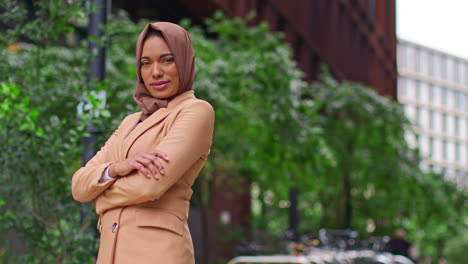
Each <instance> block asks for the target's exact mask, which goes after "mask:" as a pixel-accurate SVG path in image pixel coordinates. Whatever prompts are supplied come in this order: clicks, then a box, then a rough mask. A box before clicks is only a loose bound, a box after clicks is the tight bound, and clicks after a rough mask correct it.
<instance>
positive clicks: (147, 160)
mask: <svg viewBox="0 0 468 264" xmlns="http://www.w3.org/2000/svg"><path fill="white" fill-rule="evenodd" d="M136 158H137V159H138V161H139V162H140V163H141V164H143V165H144V166H145V167H146V169H148V170H149V171H150V172H151V175H152V176H154V178H156V179H159V174H162V175H163V174H164V167H163V166H162V164H161V163H160V162H159V160H158V159H157V158H156V156H154V155H151V154H149V153H140V155H138V157H136ZM158 172H159V174H158Z"/></svg>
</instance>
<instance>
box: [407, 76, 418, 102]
mask: <svg viewBox="0 0 468 264" xmlns="http://www.w3.org/2000/svg"><path fill="white" fill-rule="evenodd" d="M405 84H406V91H405V92H406V97H407V98H408V99H411V100H415V99H416V98H417V87H416V81H415V80H413V79H406V82H405Z"/></svg>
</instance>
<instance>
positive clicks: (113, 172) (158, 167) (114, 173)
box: [109, 150, 169, 179]
mask: <svg viewBox="0 0 468 264" xmlns="http://www.w3.org/2000/svg"><path fill="white" fill-rule="evenodd" d="M158 158H161V159H163V160H165V161H169V157H168V156H167V155H166V154H165V153H163V152H161V151H158V150H156V151H151V152H138V153H137V154H135V155H134V156H133V157H130V158H127V159H125V160H122V161H119V162H115V163H112V164H111V165H110V167H109V176H110V177H112V178H115V177H122V176H126V175H128V174H130V173H131V172H132V171H134V170H137V171H138V172H139V173H141V174H143V175H144V176H146V177H147V178H151V177H154V178H155V179H159V178H160V175H164V167H163V165H162V164H161V162H159V160H158Z"/></svg>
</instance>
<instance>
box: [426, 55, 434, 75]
mask: <svg viewBox="0 0 468 264" xmlns="http://www.w3.org/2000/svg"><path fill="white" fill-rule="evenodd" d="M426 54H427V58H426V64H427V74H428V75H429V76H433V75H434V64H433V61H434V58H433V57H434V56H433V54H432V52H431V51H428V52H427V53H426Z"/></svg>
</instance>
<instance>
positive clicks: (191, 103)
mask: <svg viewBox="0 0 468 264" xmlns="http://www.w3.org/2000/svg"><path fill="white" fill-rule="evenodd" d="M187 108H202V109H205V110H207V111H211V112H214V109H213V106H211V104H210V103H208V102H207V101H205V100H202V99H198V98H196V97H195V98H190V99H187V100H185V101H183V102H181V103H180V104H178V105H177V106H175V107H174V109H173V110H172V111H171V112H179V111H183V110H184V109H187Z"/></svg>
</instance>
